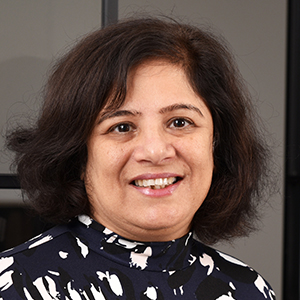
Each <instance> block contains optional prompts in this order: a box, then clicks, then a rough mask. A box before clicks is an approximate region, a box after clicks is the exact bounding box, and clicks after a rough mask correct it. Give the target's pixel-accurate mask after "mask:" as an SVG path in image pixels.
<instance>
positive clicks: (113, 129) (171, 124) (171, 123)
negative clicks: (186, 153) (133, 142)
mask: <svg viewBox="0 0 300 300" xmlns="http://www.w3.org/2000/svg"><path fill="white" fill-rule="evenodd" d="M179 120H180V121H183V122H185V124H184V126H178V127H176V126H174V122H175V121H179ZM167 124H168V126H167V127H169V128H172V127H173V128H177V129H184V128H186V127H188V126H192V125H194V122H193V121H191V120H190V119H187V118H179V117H177V118H173V119H171V120H169V121H168V123H167ZM121 126H127V129H128V128H129V130H127V131H120V130H117V129H118V128H119V129H120V127H121ZM135 129H136V127H135V125H134V124H132V123H126V122H124V123H118V124H116V125H114V126H112V127H110V128H109V129H108V133H110V132H118V133H128V132H131V131H134V130H135Z"/></svg>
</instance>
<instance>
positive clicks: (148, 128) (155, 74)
mask: <svg viewBox="0 0 300 300" xmlns="http://www.w3.org/2000/svg"><path fill="white" fill-rule="evenodd" d="M212 144H213V121H212V116H211V114H210V112H209V110H208V108H207V107H206V105H205V103H204V102H203V100H202V99H201V98H200V97H199V96H197V95H196V94H195V93H194V91H193V90H192V88H191V87H190V85H189V83H188V80H187V78H186V76H185V73H184V71H183V70H182V69H181V68H180V67H178V66H175V65H172V64H169V63H166V62H148V63H145V64H143V65H140V66H139V67H137V68H136V69H134V70H133V71H132V72H131V73H130V74H129V78H128V93H127V96H126V99H125V102H124V104H123V105H122V106H121V107H120V108H119V109H118V110H116V111H113V112H107V113H105V112H102V113H100V115H99V118H98V122H97V123H96V125H95V127H94V129H93V132H92V134H91V137H90V139H89V141H88V160H87V166H86V172H85V174H84V180H85V184H86V190H87V194H88V197H89V201H90V203H91V205H92V207H93V215H92V217H93V218H94V219H95V220H97V221H98V222H99V223H101V224H102V225H104V226H105V227H107V228H109V229H111V230H112V231H114V232H116V233H117V234H119V235H121V236H123V237H126V238H129V239H133V240H139V241H167V240H172V239H176V238H179V237H181V236H183V235H185V234H186V233H187V232H188V231H189V230H190V225H191V221H192V219H193V216H194V214H195V212H196V211H197V210H198V208H199V207H200V206H201V204H202V203H203V201H204V199H205V197H206V195H207V193H208V190H209V188H210V185H211V180H212V173H213V168H214V162H213V146H212Z"/></svg>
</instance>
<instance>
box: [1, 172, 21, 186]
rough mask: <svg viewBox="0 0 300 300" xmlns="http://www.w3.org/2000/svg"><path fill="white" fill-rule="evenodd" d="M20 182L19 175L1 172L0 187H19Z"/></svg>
mask: <svg viewBox="0 0 300 300" xmlns="http://www.w3.org/2000/svg"><path fill="white" fill-rule="evenodd" d="M19 188H20V183H19V180H18V178H17V176H15V175H12V174H0V189H19Z"/></svg>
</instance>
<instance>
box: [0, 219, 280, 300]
mask: <svg viewBox="0 0 300 300" xmlns="http://www.w3.org/2000/svg"><path fill="white" fill-rule="evenodd" d="M0 299H3V300H12V299H13V300H18V299H26V300H28V299H30V300H32V299H34V300H39V299H46V300H48V299H49V300H53V299H66V300H67V299H68V300H79V299H84V300H103V299H106V300H108V299H114V300H116V299H129V300H134V299H151V300H155V299H157V300H161V299H167V300H170V299H201V300H215V299H218V300H225V299H239V300H240V299H242V300H254V299H256V300H260V299H261V300H266V299H275V295H274V292H273V291H272V289H271V288H270V286H269V285H268V284H267V283H266V282H265V281H264V279H263V278H262V277H261V276H260V275H258V274H257V273H256V272H255V271H254V270H253V269H251V268H249V267H248V266H246V265H245V264H243V263H242V262H240V261H238V260H236V259H234V258H232V257H230V256H228V255H226V254H223V253H221V252H218V251H216V250H214V249H212V248H209V247H207V246H205V245H203V244H201V243H200V242H198V241H196V240H195V239H193V237H192V233H189V234H187V235H186V236H184V237H182V238H180V239H177V240H173V241H170V242H155V243H152V242H150V243H144V242H143V243H141V242H135V241H130V240H127V239H124V238H122V237H120V236H118V235H117V234H115V233H113V232H111V231H110V230H108V229H107V228H105V227H103V226H102V225H100V224H99V223H97V222H95V221H93V220H92V219H90V218H89V217H87V216H80V217H79V218H78V219H75V220H74V221H72V222H70V223H69V224H67V225H64V226H56V227H54V228H52V229H50V230H49V231H47V232H45V233H43V234H42V235H40V236H38V237H36V238H34V239H32V240H30V241H28V242H26V243H24V244H22V245H20V246H18V247H16V248H14V249H12V250H9V251H6V252H4V253H2V254H1V258H0Z"/></svg>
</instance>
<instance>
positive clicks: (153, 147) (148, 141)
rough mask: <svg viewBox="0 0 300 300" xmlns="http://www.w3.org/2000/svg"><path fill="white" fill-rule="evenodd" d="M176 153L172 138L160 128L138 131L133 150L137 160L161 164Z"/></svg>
mask: <svg viewBox="0 0 300 300" xmlns="http://www.w3.org/2000/svg"><path fill="white" fill-rule="evenodd" d="M175 155H176V150H175V147H174V145H173V144H172V138H171V137H170V136H168V134H167V133H165V132H163V130H162V129H154V128H153V127H152V128H149V129H148V130H146V131H143V132H140V134H139V137H138V139H137V141H136V146H135V149H134V151H133V158H134V159H135V160H136V161H137V162H150V163H152V164H154V165H159V164H163V163H164V162H166V161H169V160H171V159H172V158H173V157H175Z"/></svg>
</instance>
